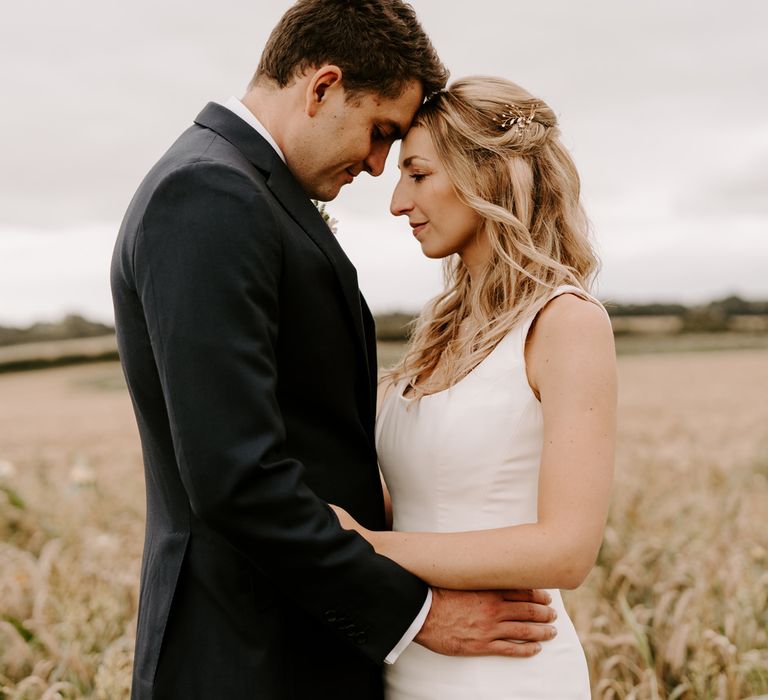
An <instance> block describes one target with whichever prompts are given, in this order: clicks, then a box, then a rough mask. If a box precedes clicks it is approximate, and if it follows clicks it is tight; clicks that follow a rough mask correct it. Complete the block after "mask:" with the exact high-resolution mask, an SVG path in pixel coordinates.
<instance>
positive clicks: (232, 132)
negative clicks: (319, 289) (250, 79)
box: [195, 102, 375, 374]
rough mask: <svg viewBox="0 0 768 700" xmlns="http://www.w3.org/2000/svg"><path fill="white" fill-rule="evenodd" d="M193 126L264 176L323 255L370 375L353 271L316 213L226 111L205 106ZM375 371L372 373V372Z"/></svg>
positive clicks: (253, 135) (272, 155)
mask: <svg viewBox="0 0 768 700" xmlns="http://www.w3.org/2000/svg"><path fill="white" fill-rule="evenodd" d="M195 123H196V124H199V125H200V126H204V127H206V128H208V129H211V130H213V131H215V132H216V133H217V134H219V135H220V136H222V137H223V138H225V139H226V140H227V141H229V142H230V143H231V144H232V145H233V146H235V148H237V149H238V150H239V151H240V152H241V153H242V154H243V155H244V156H245V157H246V158H248V160H249V161H251V163H253V164H254V165H255V166H256V167H257V168H258V169H259V170H261V171H262V172H263V173H264V174H265V175H266V176H267V187H269V189H270V191H271V192H272V194H274V195H275V197H276V198H277V200H278V201H279V202H280V203H281V204H282V206H283V208H284V209H285V211H286V212H287V213H288V215H289V216H291V218H292V219H293V220H294V221H295V222H296V223H297V224H298V225H299V226H300V227H301V228H302V229H303V230H304V232H305V233H306V234H307V235H308V236H309V237H310V238H311V239H312V240H313V241H314V242H315V245H317V247H318V248H320V250H321V251H323V253H324V254H325V256H326V258H328V261H329V262H330V264H331V266H332V267H333V269H334V271H335V272H336V276H337V278H338V280H339V283H340V285H341V289H342V292H343V295H344V299H345V301H346V304H347V307H348V309H349V312H350V315H351V319H352V325H353V326H354V329H355V335H356V337H357V341H358V343H359V346H360V351H361V353H360V354H361V356H362V357H363V358H364V361H365V367H366V370H367V372H368V373H369V374H370V372H371V367H370V363H369V359H368V355H369V348H368V347H367V343H366V334H365V330H364V328H363V315H362V310H361V305H360V299H361V297H360V289H359V287H358V283H357V271H356V270H355V267H354V265H352V263H351V262H350V260H349V258H348V257H347V255H346V253H345V252H344V250H343V249H342V247H341V246H340V245H339V243H338V241H337V240H336V238H335V237H334V235H333V233H332V232H331V230H330V229H329V228H328V225H327V224H326V223H325V221H324V220H323V217H322V216H321V215H320V212H319V211H318V210H317V208H316V207H315V206H314V204H312V202H311V200H310V199H309V197H307V194H306V193H305V192H304V190H302V189H301V186H300V185H299V183H298V182H297V181H296V178H294V177H293V175H292V174H291V171H290V170H289V169H288V166H287V165H286V164H285V163H283V161H282V160H281V159H280V157H279V156H278V155H277V153H276V152H275V150H274V149H273V148H272V146H270V145H269V144H268V143H267V142H266V141H265V140H264V139H263V138H262V137H261V135H260V134H259V133H258V132H257V131H255V130H254V129H253V127H251V126H250V125H249V124H246V122H244V121H243V120H242V119H240V117H238V116H237V115H236V114H234V113H233V112H231V111H230V110H229V109H227V108H226V107H222V106H221V105H218V104H216V103H213V102H209V103H208V105H206V107H205V108H204V109H203V111H202V112H200V114H199V115H198V117H197V119H195ZM374 371H375V369H374Z"/></svg>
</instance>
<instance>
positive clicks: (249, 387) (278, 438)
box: [132, 161, 427, 662]
mask: <svg viewBox="0 0 768 700" xmlns="http://www.w3.org/2000/svg"><path fill="white" fill-rule="evenodd" d="M275 206H279V205H277V204H276V203H275V202H274V201H273V200H271V199H270V196H269V194H268V193H267V192H262V191H259V190H258V189H257V188H254V186H253V182H251V181H250V180H249V179H248V178H247V177H246V176H245V175H244V174H243V173H241V172H239V171H238V170H236V169H234V168H231V167H229V166H226V165H220V164H215V163H211V162H205V161H200V162H196V163H193V164H187V165H183V166H181V167H179V168H177V169H176V170H175V171H173V172H171V173H169V174H168V175H166V176H165V177H164V178H163V179H162V180H161V182H160V183H159V184H158V186H157V187H156V188H155V190H154V192H153V194H152V196H151V198H150V199H149V201H148V203H147V206H146V209H145V212H144V216H143V219H142V224H141V229H140V230H139V232H138V235H137V237H136V240H135V247H134V250H133V261H132V263H133V273H134V278H135V284H136V293H137V294H138V297H139V300H140V303H141V305H142V307H143V312H144V316H145V319H146V323H147V327H148V333H149V337H150V342H151V346H152V352H153V355H154V358H155V364H156V367H157V371H158V374H159V380H160V383H161V386H162V391H163V396H164V399H165V403H166V410H167V413H168V418H169V425H170V429H171V431H172V440H173V446H174V451H175V454H176V461H177V464H178V468H179V472H180V477H181V480H182V483H183V485H184V488H185V490H186V492H187V495H188V498H189V503H190V507H191V510H192V511H193V513H194V516H195V517H196V518H198V519H199V520H201V521H203V522H204V523H205V524H206V525H207V526H208V527H210V528H211V529H213V530H215V531H217V532H219V533H220V534H222V535H223V536H224V537H225V538H226V539H227V540H228V541H229V542H230V543H231V544H232V545H233V546H234V547H235V548H236V549H238V550H239V551H240V552H241V553H243V554H244V555H245V556H246V557H248V558H249V559H250V560H251V561H252V562H253V564H254V566H255V567H257V568H258V569H259V570H261V571H262V572H263V573H264V574H265V575H266V576H268V577H269V578H271V579H272V580H273V581H274V582H275V585H276V586H277V587H278V588H279V590H280V591H281V592H283V593H285V594H286V597H287V598H288V600H289V601H291V600H295V602H296V604H297V605H299V606H301V607H303V608H305V609H306V610H307V612H308V613H310V614H311V615H312V616H314V617H315V618H317V619H319V620H320V621H322V622H323V623H324V624H326V625H328V626H329V627H330V628H333V629H334V630H335V631H336V632H337V633H338V634H339V635H341V636H342V637H343V638H345V639H348V640H349V641H350V642H352V643H353V644H357V645H358V646H359V647H360V649H361V651H363V652H364V653H365V654H366V655H368V656H369V657H370V658H371V659H373V660H375V661H377V662H380V661H382V660H383V659H384V657H385V656H386V655H387V654H388V653H389V652H390V651H391V650H392V648H393V647H394V646H395V644H396V643H397V642H398V640H399V639H400V637H401V636H402V635H403V633H404V631H405V630H406V629H407V628H408V626H409V625H410V623H411V622H412V621H413V619H414V618H415V617H416V615H417V613H418V612H419V610H420V608H421V606H422V604H423V602H424V599H425V596H426V592H427V589H426V587H425V585H424V584H423V583H422V582H421V581H419V580H418V579H416V578H415V577H413V576H412V575H410V574H409V573H408V572H406V571H405V570H403V569H402V568H400V567H399V566H398V565H396V564H395V563H394V562H392V561H390V560H389V559H386V558H384V557H381V556H378V555H376V554H375V552H374V551H373V549H372V548H371V547H370V546H369V545H368V543H367V542H365V540H363V539H362V538H361V537H359V536H358V535H357V534H355V533H351V532H348V531H346V530H343V529H341V527H340V526H339V524H338V521H337V520H336V517H335V515H334V514H333V512H332V511H331V510H330V509H329V507H328V506H327V504H326V503H325V502H323V501H322V500H321V499H319V498H318V497H317V496H316V495H315V494H314V493H313V492H312V491H311V490H310V489H309V488H308V487H307V486H306V485H305V483H304V481H303V479H302V473H303V471H304V468H303V466H302V464H301V463H299V462H298V461H297V460H295V459H292V458H291V457H290V456H286V453H285V450H284V447H285V445H284V443H285V439H286V430H285V425H284V422H283V419H282V417H281V409H280V406H279V405H278V401H277V392H276V389H277V382H278V376H277V359H276V353H275V347H276V341H277V335H278V332H279V321H280V299H279V293H278V290H279V285H280V274H281V266H282V264H283V252H284V251H283V244H284V241H283V240H282V235H281V231H280V229H279V226H278V224H277V222H276V218H275V212H274V210H273V209H272V207H275ZM306 293H307V294H312V290H311V289H307V290H306Z"/></svg>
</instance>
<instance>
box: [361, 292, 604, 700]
mask: <svg viewBox="0 0 768 700" xmlns="http://www.w3.org/2000/svg"><path fill="white" fill-rule="evenodd" d="M563 293H574V294H578V295H579V296H582V297H584V298H588V299H590V300H591V301H595V303H597V304H599V302H597V301H596V300H595V299H593V298H592V297H590V296H588V295H586V294H584V292H582V291H581V290H579V289H577V288H576V287H570V286H563V287H558V288H557V289H556V290H555V291H554V292H553V294H552V298H554V297H555V296H558V295H560V294H563ZM532 321H533V317H531V318H529V319H527V320H526V321H523V322H521V323H520V324H518V325H517V326H516V327H515V328H513V330H511V331H510V332H509V333H508V334H507V335H506V336H505V337H504V338H503V339H502V340H501V342H500V343H499V344H498V345H497V346H496V347H495V348H494V349H493V351H492V352H491V353H490V355H488V356H487V357H486V358H485V360H483V362H481V363H480V364H479V365H478V366H477V367H476V368H475V369H474V370H472V372H471V373H470V374H468V375H467V376H466V377H465V378H464V379H462V380H461V381H459V382H458V383H457V384H455V385H454V386H452V387H451V388H450V389H447V390H445V391H441V392H439V393H436V394H432V395H430V396H427V397H424V398H422V399H421V400H420V401H414V400H412V399H409V398H406V397H404V396H403V389H404V385H405V382H400V383H398V384H397V385H396V386H395V387H393V388H392V389H390V391H389V392H388V395H387V396H386V398H385V399H384V401H383V403H382V406H381V408H380V410H379V416H378V418H377V422H376V445H377V449H378V454H379V463H380V465H381V469H382V472H383V473H384V478H385V480H386V482H387V485H388V487H389V490H390V493H391V495H392V505H393V511H394V529H395V530H406V531H422V532H452V531H454V532H455V531H463V530H483V529H487V528H496V527H504V526H508V525H516V524H521V523H531V522H535V521H536V502H537V490H538V479H539V462H540V457H541V450H542V431H543V421H542V412H541V405H540V403H539V401H538V400H537V399H536V397H535V396H534V394H533V392H532V390H531V388H530V386H529V384H528V379H527V377H526V373H525V357H524V346H525V339H526V337H527V334H528V330H529V328H530V326H531V323H532ZM550 593H551V594H552V599H553V602H552V607H554V608H555V609H556V610H557V615H558V617H557V620H556V622H555V623H554V624H555V626H556V627H557V632H558V634H557V637H556V638H555V639H554V640H552V641H549V642H545V643H544V644H543V649H542V651H541V652H540V653H539V654H538V655H537V656H535V657H532V658H527V659H522V658H502V657H490V656H488V657H449V656H443V655H440V654H435V653H433V652H431V651H429V650H428V649H426V648H424V647H422V646H420V645H419V644H416V643H412V644H411V645H409V646H408V647H407V648H406V650H405V651H404V652H403V653H402V655H401V656H400V658H399V659H398V660H397V662H396V663H395V664H393V665H392V666H388V667H387V668H386V669H385V683H386V697H387V700H470V699H471V700H534V699H543V698H546V699H547V700H576V699H578V700H586V699H588V698H589V697H590V689H589V675H588V672H587V664H586V660H585V658H584V652H583V650H582V647H581V644H580V643H579V639H578V637H577V636H576V631H575V629H574V627H573V624H572V623H571V620H570V618H569V617H568V614H567V612H566V611H565V608H564V607H563V601H562V598H561V596H560V591H558V590H552V591H550Z"/></svg>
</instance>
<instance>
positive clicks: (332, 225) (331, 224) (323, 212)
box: [312, 199, 339, 235]
mask: <svg viewBox="0 0 768 700" xmlns="http://www.w3.org/2000/svg"><path fill="white" fill-rule="evenodd" d="M312 204H314V205H315V206H316V207H317V211H319V212H320V216H322V217H323V221H325V223H326V224H328V228H329V229H331V233H332V234H334V235H336V233H337V232H338V230H337V227H338V225H339V222H338V221H337V220H336V219H334V218H333V217H332V216H331V214H330V212H329V211H328V207H327V206H326V204H325V202H318V201H317V200H316V199H313V200H312Z"/></svg>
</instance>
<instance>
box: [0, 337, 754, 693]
mask: <svg viewBox="0 0 768 700" xmlns="http://www.w3.org/2000/svg"><path fill="white" fill-rule="evenodd" d="M718 335H719V334H718ZM702 349H706V348H702ZM399 351H400V346H398V347H386V346H382V351H381V355H382V360H383V361H387V360H386V357H387V354H388V353H390V355H391V357H392V358H393V359H395V355H396V354H397V353H399ZM619 372H620V425H619V431H620V432H619V449H618V455H617V465H616V485H615V489H614V496H613V503H612V509H611V514H610V518H609V523H608V528H607V531H606V536H605V542H604V545H603V547H602V549H601V552H600V555H599V559H598V562H597V565H596V567H595V569H594V570H593V572H592V573H591V574H590V576H589V578H588V579H587V581H586V583H585V584H584V585H583V586H582V587H581V588H580V589H579V590H577V591H573V592H567V595H566V604H567V605H568V608H569V610H570V612H571V615H572V617H573V620H574V623H575V624H576V626H577V628H578V630H579V633H580V636H581V638H582V641H583V643H584V647H585V649H586V652H587V656H588V659H589V666H590V673H591V676H592V682H593V694H594V697H595V698H600V699H605V700H608V699H619V698H626V699H627V700H629V699H630V698H637V699H640V698H659V699H660V700H674V699H675V698H678V699H680V698H682V699H683V700H699V699H701V698H713V699H714V698H717V699H723V700H731V699H733V700H736V699H739V700H741V699H743V698H748V697H753V696H759V695H761V694H765V693H768V574H766V570H768V529H766V527H765V523H766V522H768V401H766V399H765V396H766V395H767V394H768V392H767V391H766V390H767V389H768V348H765V347H764V349H762V350H738V351H735V350H734V351H721V352H668V353H658V352H657V353H653V354H622V355H621V356H620V358H619ZM0 396H2V398H3V400H2V401H0V698H2V699H3V700H22V699H24V700H43V698H46V700H55V699H56V698H67V699H70V698H88V699H99V700H106V699H109V700H121V699H123V698H127V697H128V687H129V683H130V667H131V657H132V646H133V638H134V634H135V628H134V625H135V622H134V620H135V614H136V604H137V582H138V573H139V566H140V557H141V546H142V540H143V533H144V521H143V517H144V491H143V473H142V467H141V451H140V446H139V442H138V437H137V433H136V428H135V423H134V418H133V413H132V410H131V406H130V401H129V398H128V394H127V392H126V390H125V385H124V382H123V380H122V376H121V372H120V369H119V366H118V365H117V364H116V363H107V362H104V363H98V364H88V365H79V366H73V367H61V368H57V369H48V370H40V371H35V372H17V373H8V374H4V375H0Z"/></svg>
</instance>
